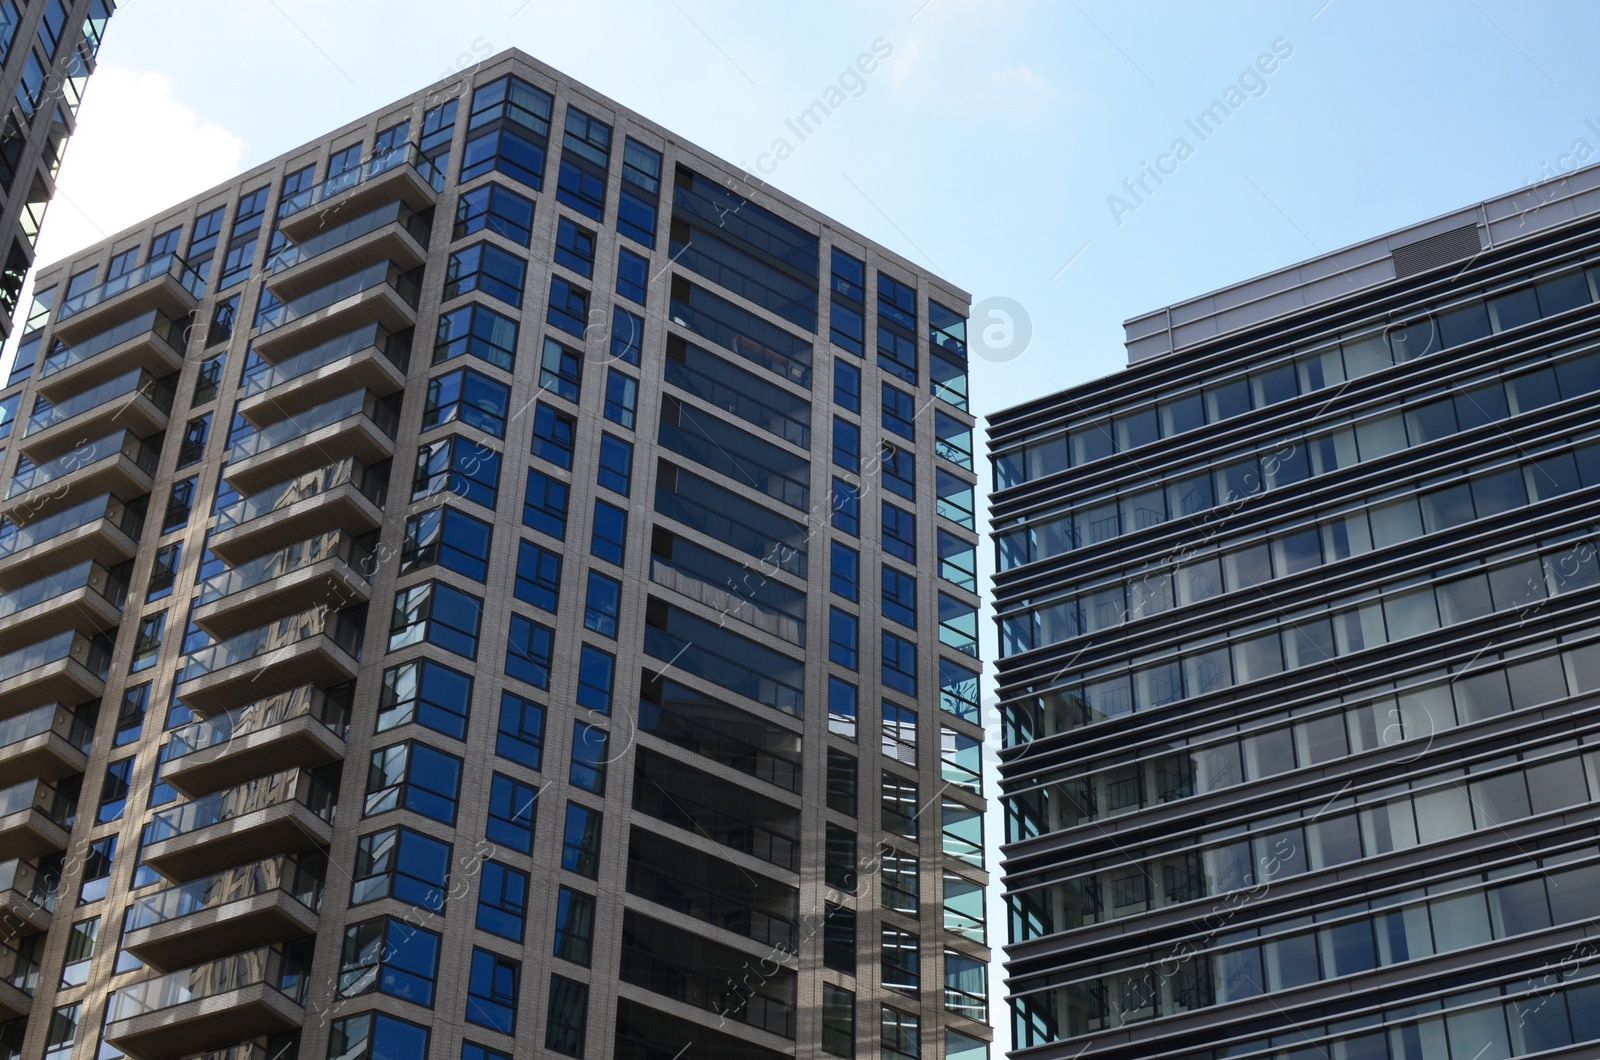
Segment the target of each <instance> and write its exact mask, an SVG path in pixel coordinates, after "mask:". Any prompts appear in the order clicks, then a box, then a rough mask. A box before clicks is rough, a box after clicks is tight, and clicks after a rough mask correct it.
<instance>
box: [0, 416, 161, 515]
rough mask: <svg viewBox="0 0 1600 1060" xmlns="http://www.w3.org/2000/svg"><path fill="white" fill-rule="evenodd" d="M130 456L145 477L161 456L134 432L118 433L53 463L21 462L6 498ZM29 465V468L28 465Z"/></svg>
mask: <svg viewBox="0 0 1600 1060" xmlns="http://www.w3.org/2000/svg"><path fill="white" fill-rule="evenodd" d="M119 454H120V455H122V456H125V457H127V458H128V459H129V460H131V461H133V463H134V464H135V465H136V466H137V467H138V468H139V469H140V470H141V471H143V472H144V473H145V474H147V475H153V474H155V471H156V458H157V456H158V455H159V454H158V453H157V451H156V450H155V449H154V448H152V447H151V446H149V445H147V444H145V442H144V441H142V440H141V439H139V438H136V437H135V436H134V435H133V432H131V431H117V432H116V433H114V434H108V435H106V436H105V437H104V438H99V439H96V440H95V441H92V442H86V443H84V444H83V445H80V446H78V447H77V448H76V449H74V450H72V452H70V453H63V454H62V455H60V456H58V457H56V458H55V459H53V460H46V461H45V462H44V463H42V464H31V463H27V462H26V461H18V465H17V470H16V473H15V474H14V475H13V476H12V478H11V485H10V486H9V487H8V488H7V490H6V497H7V498H10V497H15V496H17V495H18V494H19V493H26V492H27V491H28V490H31V489H34V488H36V487H38V486H43V485H46V484H47V483H50V482H54V481H55V480H56V479H58V478H62V477H63V476H65V475H70V474H71V473H72V472H74V471H77V470H78V469H79V468H83V467H88V466H89V465H91V464H97V463H99V462H100V461H102V460H106V459H109V458H111V457H115V456H117V455H119ZM24 464H26V466H24Z"/></svg>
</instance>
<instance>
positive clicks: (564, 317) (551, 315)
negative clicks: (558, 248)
mask: <svg viewBox="0 0 1600 1060" xmlns="http://www.w3.org/2000/svg"><path fill="white" fill-rule="evenodd" d="M545 321H546V322H547V323H548V324H549V325H550V326H551V327H553V328H560V329H561V330H562V331H565V332H566V333H567V334H569V335H575V336H577V337H578V338H580V339H581V338H583V330H584V327H585V326H586V325H587V324H588V321H589V292H588V291H585V290H583V289H582V288H579V287H574V286H573V285H572V284H570V283H568V282H567V281H566V280H565V279H564V278H563V277H560V276H552V277H550V307H549V309H548V310H547V311H546V313H545Z"/></svg>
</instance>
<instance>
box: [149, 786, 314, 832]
mask: <svg viewBox="0 0 1600 1060" xmlns="http://www.w3.org/2000/svg"><path fill="white" fill-rule="evenodd" d="M338 797H339V789H338V787H337V785H334V784H328V783H326V782H324V781H322V780H319V779H318V778H317V776H316V775H315V774H313V773H311V772H308V771H307V770H304V769H289V770H285V771H284V772H282V773H274V774H273V775H272V776H270V777H261V778H259V779H256V780H252V781H250V782H249V783H247V784H241V785H239V786H238V787H236V788H229V789H228V790H227V791H219V792H216V793H215V794H212V795H207V796H205V797H204V798H200V799H196V800H194V801H193V802H186V803H183V804H182V805H179V806H174V807H172V808H171V809H170V810H163V811H161V812H160V813H158V814H156V815H155V816H154V817H152V818H151V819H150V824H149V826H148V828H147V830H146V833H145V843H146V844H147V845H148V844H151V843H159V842H161V841H162V840H165V839H175V838H177V837H178V836H182V835H188V834H190V833H191V832H196V831H199V830H200V829H202V828H209V827H211V826H212V825H216V824H222V823H223V822H224V821H231V820H234V819H235V818H238V817H243V816H244V815H245V814H248V813H254V812H255V811H257V810H265V809H267V808H269V807H272V806H283V805H287V804H289V803H294V802H297V803H299V804H300V805H302V806H304V807H305V808H306V809H308V810H310V811H311V812H312V813H314V814H316V815H317V816H318V817H320V818H321V819H322V820H324V821H330V822H331V821H332V820H333V811H334V809H335V807H336V805H337V800H338Z"/></svg>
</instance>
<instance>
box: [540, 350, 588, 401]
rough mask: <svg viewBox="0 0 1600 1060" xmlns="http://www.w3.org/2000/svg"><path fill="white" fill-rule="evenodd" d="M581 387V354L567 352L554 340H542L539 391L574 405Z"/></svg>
mask: <svg viewBox="0 0 1600 1060" xmlns="http://www.w3.org/2000/svg"><path fill="white" fill-rule="evenodd" d="M582 387H583V354H581V353H579V352H578V351H577V350H569V349H567V348H566V347H565V346H563V345H561V343H559V342H557V341H556V340H555V339H545V340H544V353H543V354H541V355H540V358H539V389H540V390H547V391H549V392H550V393H552V394H554V395H556V396H557V397H562V398H566V399H567V400H568V401H571V402H573V403H574V404H576V403H577V401H578V395H579V393H580V392H581V388H582Z"/></svg>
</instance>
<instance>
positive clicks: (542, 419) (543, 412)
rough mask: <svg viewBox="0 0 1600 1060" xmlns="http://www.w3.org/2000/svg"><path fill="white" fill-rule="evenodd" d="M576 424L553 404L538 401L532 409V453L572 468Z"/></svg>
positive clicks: (560, 465)
mask: <svg viewBox="0 0 1600 1060" xmlns="http://www.w3.org/2000/svg"><path fill="white" fill-rule="evenodd" d="M577 433H578V424H577V421H576V420H574V419H573V418H572V417H571V416H568V415H567V414H566V413H564V412H560V411H557V409H556V408H555V406H553V405H546V404H545V403H544V402H543V401H541V402H539V403H538V404H537V405H536V406H535V407H534V410H533V455H534V456H537V457H543V458H544V459H545V460H548V461H550V463H552V464H554V465H556V466H557V467H559V468H564V469H566V470H568V471H570V470H572V450H573V446H574V445H575V444H576V443H575V439H576V437H577Z"/></svg>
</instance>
